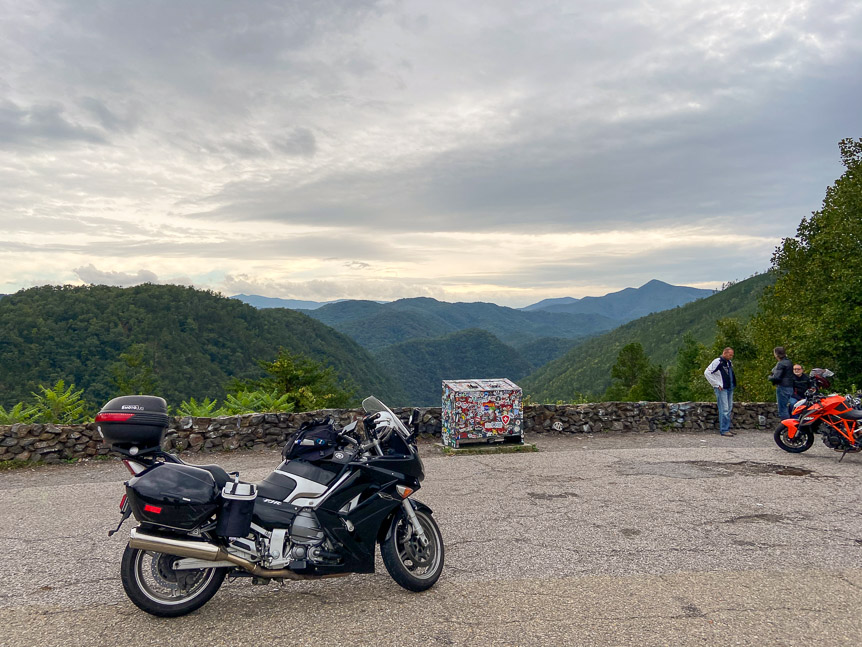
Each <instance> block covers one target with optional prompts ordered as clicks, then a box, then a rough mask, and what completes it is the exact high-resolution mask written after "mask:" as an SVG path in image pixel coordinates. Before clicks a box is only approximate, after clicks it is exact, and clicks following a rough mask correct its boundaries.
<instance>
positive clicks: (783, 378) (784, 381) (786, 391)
mask: <svg viewBox="0 0 862 647" xmlns="http://www.w3.org/2000/svg"><path fill="white" fill-rule="evenodd" d="M772 354H773V355H775V359H777V360H778V363H777V364H776V365H775V367H774V368H773V369H772V373H771V374H770V375H769V381H770V382H772V383H773V384H774V385H775V401H776V402H777V403H778V415H779V416H780V417H781V419H782V420H786V419H787V418H790V417H791V414H790V398H791V396H792V395H793V362H791V361H790V360H789V359H787V351H785V350H784V346H776V347H775V348H774V349H773V351H772Z"/></svg>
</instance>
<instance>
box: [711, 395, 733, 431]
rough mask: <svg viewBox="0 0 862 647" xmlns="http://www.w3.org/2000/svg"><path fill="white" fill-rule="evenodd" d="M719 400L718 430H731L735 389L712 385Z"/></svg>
mask: <svg viewBox="0 0 862 647" xmlns="http://www.w3.org/2000/svg"><path fill="white" fill-rule="evenodd" d="M712 390H713V391H715V398H716V400H718V430H719V431H720V432H721V433H724V432H725V431H730V412H731V411H733V389H719V388H717V387H712Z"/></svg>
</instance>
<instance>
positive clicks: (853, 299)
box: [753, 139, 862, 387]
mask: <svg viewBox="0 0 862 647" xmlns="http://www.w3.org/2000/svg"><path fill="white" fill-rule="evenodd" d="M838 148H839V150H840V154H841V161H842V163H843V164H844V167H845V169H846V170H845V172H844V173H843V174H842V175H841V177H840V178H838V179H837V180H836V181H835V183H834V184H833V185H832V186H830V187H829V188H827V189H826V197H825V198H824V200H823V206H822V208H821V209H820V211H815V212H814V213H812V214H811V216H810V217H807V218H803V219H802V221H801V222H800V224H799V227H798V228H797V231H796V236H795V237H793V238H785V239H784V240H783V241H782V243H781V245H780V246H779V247H778V248H777V249H776V250H775V253H774V254H773V256H772V270H773V271H774V272H775V273H776V275H777V280H776V282H775V285H774V286H773V287H771V288H768V289H767V290H766V291H765V293H764V295H763V297H762V299H761V302H760V312H759V314H758V316H757V317H756V318H755V320H754V322H753V326H754V336H755V339H756V341H757V345H758V347H759V350H760V356H761V358H760V363H759V367H758V368H759V371H760V372H761V373H762V374H763V375H764V376H765V374H766V372H767V371H768V370H769V368H771V366H772V365H773V363H774V361H773V359H772V353H771V351H772V348H773V347H774V346H784V347H785V348H787V351H788V355H789V356H790V357H791V359H792V360H793V361H795V362H800V363H802V364H803V365H804V366H806V367H807V368H811V367H812V366H820V367H826V368H830V369H832V370H833V371H835V374H836V380H837V381H838V384H839V385H843V386H844V387H847V386H849V385H850V384H852V383H857V384H858V383H862V334H860V331H862V139H844V140H842V141H841V142H839V144H838Z"/></svg>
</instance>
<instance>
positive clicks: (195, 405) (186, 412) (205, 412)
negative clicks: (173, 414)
mask: <svg viewBox="0 0 862 647" xmlns="http://www.w3.org/2000/svg"><path fill="white" fill-rule="evenodd" d="M216 404H218V400H210V399H209V398H208V397H207V398H204V399H203V400H201V401H200V402H198V401H197V400H195V399H194V398H189V399H188V400H184V401H183V402H182V403H181V404H180V406H179V408H177V413H178V414H179V415H181V416H191V417H192V418H214V417H217V416H220V415H224V412H223V411H222V409H220V408H218V409H217V408H216Z"/></svg>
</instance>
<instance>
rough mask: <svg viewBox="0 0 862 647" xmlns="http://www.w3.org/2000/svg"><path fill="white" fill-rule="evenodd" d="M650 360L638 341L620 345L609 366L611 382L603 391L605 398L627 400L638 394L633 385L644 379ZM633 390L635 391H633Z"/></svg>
mask: <svg viewBox="0 0 862 647" xmlns="http://www.w3.org/2000/svg"><path fill="white" fill-rule="evenodd" d="M649 368H650V361H649V357H647V354H646V352H644V348H643V346H641V344H640V342H632V343H631V344H626V345H625V346H623V347H622V349H621V350H620V352H619V354H618V355H617V361H616V363H615V364H614V365H613V367H612V368H611V377H612V378H613V382H612V383H611V386H610V387H608V390H607V391H606V392H605V400H611V401H627V400H631V399H632V398H633V396H637V395H639V393H638V392H637V391H639V390H643V386H644V385H642V388H641V389H638V390H635V386H636V385H638V383H639V382H641V381H642V380H644V379H645V377H644V376H645V375H646V374H647V372H648V371H649ZM633 390H635V392H634V393H633Z"/></svg>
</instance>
